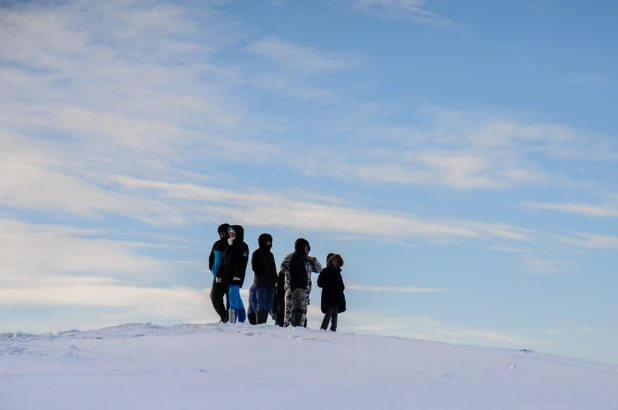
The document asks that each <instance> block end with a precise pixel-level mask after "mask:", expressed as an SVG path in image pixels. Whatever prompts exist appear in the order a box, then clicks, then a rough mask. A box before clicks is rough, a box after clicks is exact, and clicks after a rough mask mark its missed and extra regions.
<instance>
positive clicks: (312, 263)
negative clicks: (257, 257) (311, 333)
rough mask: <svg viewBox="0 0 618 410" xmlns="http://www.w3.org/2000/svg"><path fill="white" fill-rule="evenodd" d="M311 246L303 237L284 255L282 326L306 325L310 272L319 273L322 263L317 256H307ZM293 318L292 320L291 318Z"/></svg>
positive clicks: (282, 264)
mask: <svg viewBox="0 0 618 410" xmlns="http://www.w3.org/2000/svg"><path fill="white" fill-rule="evenodd" d="M310 251H311V246H310V245H309V242H308V241H307V240H306V239H304V238H299V239H297V240H296V242H295V243H294V252H292V253H290V254H288V255H286V256H285V258H284V259H283V261H282V262H281V268H280V269H281V271H282V272H283V273H284V275H285V281H284V289H285V317H284V324H283V325H284V326H285V327H288V326H289V325H290V324H291V325H292V326H304V327H307V307H308V306H309V302H310V299H309V295H310V293H311V283H312V282H311V272H315V273H319V272H320V271H322V265H320V262H319V261H318V259H317V258H315V257H313V256H309V252H310ZM293 318H294V320H292V319H293Z"/></svg>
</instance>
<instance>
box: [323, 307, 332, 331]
mask: <svg viewBox="0 0 618 410" xmlns="http://www.w3.org/2000/svg"><path fill="white" fill-rule="evenodd" d="M332 315H333V309H332V308H328V309H326V313H324V320H322V326H320V329H322V330H327V329H328V324H329V323H330V319H331V317H332Z"/></svg>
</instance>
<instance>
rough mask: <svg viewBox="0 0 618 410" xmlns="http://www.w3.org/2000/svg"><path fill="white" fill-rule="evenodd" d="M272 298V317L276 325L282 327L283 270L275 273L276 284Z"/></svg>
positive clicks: (283, 305)
mask: <svg viewBox="0 0 618 410" xmlns="http://www.w3.org/2000/svg"><path fill="white" fill-rule="evenodd" d="M273 299H274V300H273V319H274V320H275V324H276V325H277V326H279V327H283V324H284V321H285V273H284V272H283V271H279V274H278V275H277V285H276V287H275V297H274V298H273Z"/></svg>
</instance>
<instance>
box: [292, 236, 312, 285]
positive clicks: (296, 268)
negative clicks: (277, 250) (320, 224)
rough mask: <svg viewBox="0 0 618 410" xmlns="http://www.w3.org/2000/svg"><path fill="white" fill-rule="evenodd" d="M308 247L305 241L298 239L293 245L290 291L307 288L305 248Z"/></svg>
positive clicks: (307, 276) (307, 275)
mask: <svg viewBox="0 0 618 410" xmlns="http://www.w3.org/2000/svg"><path fill="white" fill-rule="evenodd" d="M308 245H309V242H307V241H306V240H305V239H302V238H301V239H298V240H297V241H296V243H295V244H294V252H293V253H292V256H291V257H290V264H289V269H290V290H291V291H292V292H294V290H296V289H307V288H309V274H308V272H307V257H306V253H305V247H306V246H308Z"/></svg>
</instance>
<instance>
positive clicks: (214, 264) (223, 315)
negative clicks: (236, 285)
mask: <svg viewBox="0 0 618 410" xmlns="http://www.w3.org/2000/svg"><path fill="white" fill-rule="evenodd" d="M229 227H230V224H222V225H220V226H219V228H218V229H217V233H218V234H219V240H218V241H217V242H215V243H214V245H213V246H212V250H211V251H210V255H209V257H208V269H210V271H211V272H212V287H211V288H210V300H211V302H212V307H213V308H214V309H215V312H217V315H219V318H220V319H221V322H222V323H226V322H227V315H228V313H227V311H228V309H229V306H230V300H229V299H228V298H227V286H226V285H225V284H224V283H223V282H221V281H220V282H217V273H218V272H219V271H220V270H222V269H223V255H224V253H225V249H226V248H227V246H228V243H227V229H228V228H229ZM224 297H225V299H226V300H225V302H226V303H225V304H224V303H223V298H224Z"/></svg>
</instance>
